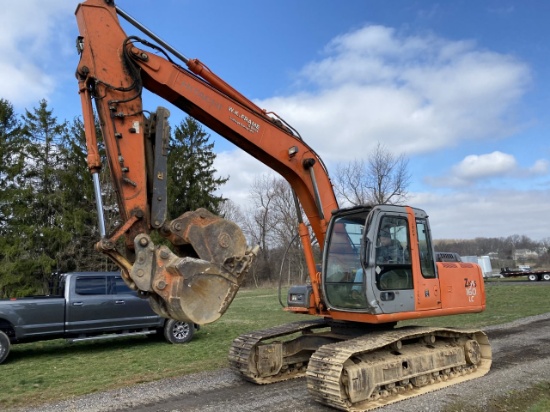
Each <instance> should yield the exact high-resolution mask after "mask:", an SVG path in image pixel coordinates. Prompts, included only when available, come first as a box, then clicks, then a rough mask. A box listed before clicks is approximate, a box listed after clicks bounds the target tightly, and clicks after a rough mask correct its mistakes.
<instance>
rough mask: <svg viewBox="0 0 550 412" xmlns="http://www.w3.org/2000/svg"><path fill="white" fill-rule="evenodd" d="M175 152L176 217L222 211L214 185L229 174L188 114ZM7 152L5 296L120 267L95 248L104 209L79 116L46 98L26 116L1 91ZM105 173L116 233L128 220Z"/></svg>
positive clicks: (2, 222)
mask: <svg viewBox="0 0 550 412" xmlns="http://www.w3.org/2000/svg"><path fill="white" fill-rule="evenodd" d="M99 135H100V134H99ZM100 153H101V154H102V156H103V157H104V156H105V153H104V150H103V146H102V145H101V147H100ZM169 153H170V154H171V156H170V157H169V158H170V160H169V162H168V170H169V179H170V180H169V187H170V190H169V207H168V213H169V215H170V217H171V218H175V217H177V216H179V215H181V214H182V213H184V212H185V211H188V210H194V209H197V208H199V207H205V208H207V209H209V210H211V211H212V212H214V213H217V212H219V207H220V204H221V203H222V202H223V200H224V199H223V198H222V197H221V196H216V195H215V194H214V192H215V191H216V190H217V188H218V187H219V186H221V185H222V184H223V183H225V182H226V181H227V178H221V177H215V170H214V169H213V167H212V165H213V162H214V159H215V154H214V153H213V144H212V143H210V142H209V135H208V134H207V133H205V132H204V130H203V128H202V127H201V125H200V124H199V123H198V122H196V121H195V120H194V119H193V118H190V117H187V118H185V119H184V120H183V121H182V122H181V124H179V125H178V126H177V127H175V128H174V130H173V133H172V136H171V140H170V145H169ZM0 157H1V162H0V297H12V296H25V295H30V294H37V293H46V292H47V291H48V287H49V285H50V282H51V280H52V276H51V275H52V273H55V272H69V271H106V270H116V266H114V265H113V264H112V263H111V261H110V260H109V259H108V258H106V257H105V256H104V255H102V254H100V253H98V252H96V251H95V250H94V244H95V243H96V242H97V241H98V240H99V231H98V226H97V211H96V207H95V197H94V196H95V195H94V189H93V184H92V179H91V177H90V174H89V172H88V169H87V164H86V140H85V135H84V127H83V123H82V121H81V120H80V119H79V118H77V119H74V120H73V121H71V122H69V121H60V120H58V119H57V118H56V117H55V116H54V113H53V109H51V108H50V107H49V106H48V103H47V101H46V100H41V101H40V102H39V103H38V106H37V107H35V108H33V109H32V110H25V113H24V114H23V115H21V116H19V115H18V114H17V113H15V111H14V108H13V105H12V104H11V103H10V102H9V101H7V100H5V99H2V98H0ZM100 180H101V184H102V191H103V193H102V197H103V201H104V206H105V207H104V211H105V215H106V228H107V232H108V233H109V232H110V231H111V230H113V229H114V228H115V227H116V226H117V225H118V224H119V223H120V221H119V217H118V212H117V211H118V207H117V205H116V201H115V196H114V193H113V189H112V186H111V184H110V180H109V171H108V168H104V169H103V170H102V174H101V178H100Z"/></svg>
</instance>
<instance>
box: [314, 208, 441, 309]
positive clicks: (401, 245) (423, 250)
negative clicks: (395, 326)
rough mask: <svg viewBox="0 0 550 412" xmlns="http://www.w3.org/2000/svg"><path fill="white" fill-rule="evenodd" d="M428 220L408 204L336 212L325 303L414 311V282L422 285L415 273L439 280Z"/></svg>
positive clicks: (326, 261) (327, 259)
mask: <svg viewBox="0 0 550 412" xmlns="http://www.w3.org/2000/svg"><path fill="white" fill-rule="evenodd" d="M426 218H427V216H426V215H425V213H424V212H423V211H422V210H420V209H413V208H410V207H406V206H390V205H378V206H374V207H370V206H360V207H355V208H350V209H341V210H339V211H337V212H335V213H334V214H333V216H332V219H331V223H330V224H329V228H328V231H327V237H326V242H325V249H324V256H323V262H324V266H323V271H322V273H323V274H322V278H323V282H322V285H323V288H322V290H323V296H324V299H325V303H326V305H327V307H328V308H329V309H331V310H338V311H342V310H343V311H358V312H366V313H370V314H389V313H398V312H410V311H414V310H415V291H414V290H415V284H420V282H418V281H416V282H415V276H416V277H419V278H422V279H424V281H429V280H431V281H433V282H437V271H436V266H435V263H434V259H433V256H434V254H433V249H432V245H431V240H430V238H429V228H428V226H427V224H428V223H427V219H426ZM413 253H414V254H416V257H417V258H418V259H416V257H413ZM413 262H414V263H416V262H419V263H421V265H420V267H417V266H418V265H417V264H416V265H415V264H413ZM435 289H436V290H438V288H435ZM428 295H429V294H428Z"/></svg>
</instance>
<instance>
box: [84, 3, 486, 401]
mask: <svg viewBox="0 0 550 412" xmlns="http://www.w3.org/2000/svg"><path fill="white" fill-rule="evenodd" d="M119 17H120V18H122V19H124V20H126V21H127V22H128V23H129V24H130V25H132V26H134V27H135V28H136V29H138V30H139V31H141V32H142V33H143V34H144V35H145V36H147V39H146V38H142V37H138V36H135V35H132V36H128V35H127V34H126V33H125V32H124V30H123V28H122V27H121V25H120V21H119ZM76 19H77V23H78V27H79V32H80V35H79V36H78V39H77V43H76V44H77V49H78V52H79V54H80V61H79V63H78V66H77V69H76V77H77V80H78V86H79V93H80V97H81V103H82V111H83V119H84V126H85V132H86V142H87V151H88V155H87V156H88V157H87V163H88V168H89V170H90V172H91V174H92V178H93V181H94V188H95V192H96V201H97V210H98V215H99V228H100V234H101V239H100V240H99V242H98V243H97V245H96V248H97V249H98V250H99V251H101V252H103V253H105V254H106V255H107V256H109V257H110V258H111V259H112V260H113V261H114V262H115V263H116V264H117V265H118V266H120V268H121V270H122V275H123V278H124V279H125V281H126V282H127V283H128V284H129V285H130V287H132V288H133V289H135V290H136V291H138V292H139V293H140V294H142V295H143V296H144V297H147V298H148V299H149V301H150V303H151V306H152V307H153V309H154V310H155V311H156V312H157V313H159V314H160V315H161V316H165V317H169V318H173V319H178V320H182V321H186V322H194V323H196V324H207V323H210V322H213V321H215V320H216V319H218V318H219V317H220V316H222V315H223V313H224V312H225V311H226V310H227V308H228V306H229V305H230V304H231V302H232V300H233V298H234V297H235V294H236V293H237V291H238V289H239V286H240V285H241V283H242V281H243V279H244V277H245V276H246V272H247V271H248V269H249V268H250V265H251V264H252V262H253V260H254V257H255V255H256V253H257V248H251V247H249V246H247V242H246V239H245V237H244V235H243V233H242V231H241V230H240V228H239V227H238V226H237V225H235V224H234V223H232V222H229V221H227V220H225V219H222V218H220V217H218V216H215V215H214V214H212V213H210V212H209V211H207V210H205V209H199V210H196V211H190V212H186V213H185V214H183V215H182V216H180V217H177V218H175V219H173V220H168V218H167V196H166V190H167V188H166V173H167V166H166V165H167V162H166V159H167V147H168V139H169V132H168V127H167V122H168V120H167V119H168V116H169V113H168V110H166V109H163V108H159V109H157V111H156V112H155V113H153V114H150V115H146V113H147V112H146V111H145V110H144V109H143V102H142V91H143V89H146V90H149V91H150V92H152V93H154V94H156V95H158V96H160V97H161V98H163V99H164V100H166V101H168V102H170V103H171V104H173V105H174V106H176V107H177V108H179V109H181V110H182V111H183V112H185V113H187V114H188V115H190V116H192V117H193V118H195V119H196V120H198V121H199V122H201V123H202V124H204V125H205V126H207V127H208V128H210V129H211V130H213V131H214V132H215V133H217V134H219V135H220V136H222V137H223V138H225V139H227V140H229V141H230V142H232V143H234V144H235V145H236V146H238V147H239V148H240V149H242V150H244V151H245V152H247V153H248V154H250V155H252V156H253V157H254V158H256V159H258V160H259V161H260V162H262V163H264V164H265V165H267V166H268V167H270V168H271V169H273V170H274V171H276V172H277V173H279V174H280V175H281V176H282V177H283V178H284V179H285V180H286V181H287V182H288V183H289V184H290V186H291V188H292V190H293V194H294V198H295V205H296V213H297V216H299V217H300V216H302V215H305V217H306V218H307V222H305V221H303V220H300V221H299V223H298V227H297V231H298V234H299V236H300V239H301V244H302V246H303V250H304V254H305V261H306V264H307V268H308V273H309V282H308V283H307V284H306V285H299V286H293V287H291V288H290V290H289V292H288V297H287V307H286V308H285V310H287V311H289V312H291V313H296V314H307V315H312V320H306V321H297V322H294V323H290V324H287V325H282V326H279V327H274V328H271V329H267V330H262V331H254V332H250V333H246V334H243V335H242V336H239V337H237V338H236V339H235V340H234V341H233V343H232V345H231V348H230V351H229V363H230V365H231V367H232V369H233V370H234V371H236V373H238V374H240V375H241V376H242V377H243V378H244V379H246V380H249V381H251V382H255V383H258V384H267V383H273V382H278V381H282V380H287V379H292V378H296V377H302V376H306V380H307V387H308V391H309V393H310V394H311V396H312V397H313V398H314V399H315V400H317V401H318V402H320V403H322V404H326V405H329V406H332V407H334V408H337V409H340V410H345V411H366V410H369V409H373V408H376V407H379V406H382V405H387V404H390V403H392V402H397V401H400V400H403V399H407V398H409V397H412V396H417V395H420V394H422V393H425V392H429V391H433V390H437V389H440V388H443V387H446V386H449V385H453V384H456V383H460V382H463V381H466V380H469V379H474V378H477V377H480V376H483V375H484V374H486V373H487V372H488V371H489V368H490V364H491V347H490V345H489V341H488V338H487V336H486V335H485V333H483V332H482V331H480V330H476V329H471V330H468V329H455V328H434V327H410V326H409V327H406V326H405V327H398V326H397V323H398V322H400V321H405V320H411V319H421V318H428V317H435V316H447V315H455V314H467V313H476V312H481V311H483V310H484V309H485V306H486V302H485V290H484V283H483V276H482V272H481V269H480V267H479V266H478V265H476V264H472V263H465V262H461V261H460V259H459V258H457V257H456V255H455V254H447V255H446V254H442V255H440V258H439V259H438V258H436V255H435V254H434V250H433V245H432V238H431V232H430V225H429V221H428V215H427V214H426V213H425V212H424V211H423V210H421V209H418V208H414V207H411V206H396V205H374V206H357V207H352V208H339V207H338V202H337V199H336V196H335V194H334V191H333V186H332V184H331V181H330V178H329V174H328V171H327V169H326V167H325V165H324V163H323V161H322V159H321V158H320V157H319V156H318V155H317V153H315V151H314V150H313V149H312V148H311V147H310V146H309V145H308V144H306V142H305V141H304V140H303V139H302V137H301V136H300V134H299V133H298V132H297V131H296V130H295V129H294V128H293V127H292V126H291V125H290V124H288V123H287V122H285V121H284V119H282V118H281V117H279V116H278V115H277V114H275V113H272V112H268V111H266V110H263V109H261V108H259V107H258V106H257V105H256V104H254V103H253V102H252V101H250V100H249V99H247V98H246V97H245V96H243V95H242V94H241V93H239V92H238V91H237V90H235V89H234V88H233V87H231V86H230V85H229V84H227V83H226V82H225V81H224V80H222V79H221V78H220V77H219V76H217V75H216V74H215V73H214V72H212V71H211V70H210V69H209V68H208V67H207V66H206V65H205V64H203V63H202V62H200V61H199V60H197V59H189V58H187V57H185V56H184V55H182V54H181V53H179V52H178V51H177V50H175V49H174V48H173V47H171V46H170V45H169V44H168V43H166V42H165V41H164V40H162V39H160V38H159V37H158V36H156V35H155V34H154V33H153V32H151V31H150V30H148V29H147V28H146V27H145V26H143V25H142V24H141V23H139V22H137V21H136V20H135V19H134V18H132V17H131V16H130V15H129V14H127V13H126V12H125V11H123V10H122V9H120V8H119V7H117V6H116V5H115V4H114V1H112V0H87V1H84V2H82V3H81V4H79V5H78V7H77V9H76ZM92 101H93V102H94V103H95V111H94V107H93V106H94V105H93V104H92ZM94 113H95V114H97V118H98V119H99V123H100V127H101V131H102V136H103V140H104V144H105V149H106V153H107V163H108V165H109V168H110V176H111V180H112V184H113V186H114V188H115V190H116V193H117V202H118V207H119V211H120V217H121V221H122V223H121V225H120V227H118V228H117V229H115V230H114V231H113V233H110V234H107V233H106V231H105V223H104V213H103V205H102V201H101V187H100V182H99V172H100V170H101V167H102V161H101V158H100V155H99V149H98V136H97V135H96V129H95V114H94ZM302 212H303V213H302ZM152 231H157V232H158V233H159V234H160V235H161V236H162V237H164V238H165V239H167V240H168V241H169V242H170V243H171V244H172V247H171V248H168V247H166V246H162V245H157V244H155V243H154V241H153V238H152V237H151V233H152ZM313 237H315V239H316V241H317V242H318V244H319V245H320V248H321V251H322V262H321V264H320V269H319V268H318V265H317V262H316V261H315V259H314V253H313V249H312V238H313ZM119 240H120V242H119ZM121 243H122V244H123V246H122V247H121V246H120V244H121ZM117 245H118V248H117ZM122 248H123V249H124V250H122V251H121V250H119V249H122Z"/></svg>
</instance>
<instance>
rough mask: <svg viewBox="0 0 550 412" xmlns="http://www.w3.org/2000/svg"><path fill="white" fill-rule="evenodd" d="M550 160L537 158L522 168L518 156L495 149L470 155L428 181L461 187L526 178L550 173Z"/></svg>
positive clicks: (437, 184) (427, 179) (438, 184)
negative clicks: (490, 181)
mask: <svg viewBox="0 0 550 412" xmlns="http://www.w3.org/2000/svg"><path fill="white" fill-rule="evenodd" d="M548 166H549V164H548V161H547V160H544V159H540V160H537V161H536V162H535V163H534V164H533V166H531V167H528V168H522V167H520V166H519V164H518V162H517V160H516V158H515V157H514V156H513V155H511V154H508V153H503V152H500V151H494V152H492V153H487V154H482V155H468V156H466V157H465V158H464V159H463V160H462V161H460V162H459V163H458V164H456V165H454V166H453V167H452V168H451V169H450V171H449V173H448V174H447V175H444V176H441V177H428V178H426V181H427V183H429V184H431V185H434V186H446V187H460V186H468V185H471V184H474V183H476V182H478V181H482V180H485V179H489V178H503V177H507V178H516V179H524V178H528V177H533V176H537V175H545V174H547V173H548Z"/></svg>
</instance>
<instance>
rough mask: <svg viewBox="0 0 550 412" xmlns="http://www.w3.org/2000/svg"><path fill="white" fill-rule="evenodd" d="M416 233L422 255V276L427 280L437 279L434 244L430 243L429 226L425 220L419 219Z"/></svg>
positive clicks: (419, 251)
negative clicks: (433, 251) (433, 252)
mask: <svg viewBox="0 0 550 412" xmlns="http://www.w3.org/2000/svg"><path fill="white" fill-rule="evenodd" d="M416 232H417V233H418V253H419V254H420V267H421V269H422V276H424V277H425V278H435V277H436V275H435V266H434V258H433V254H432V244H431V242H430V236H429V232H428V224H427V222H426V221H425V220H424V219H417V221H416Z"/></svg>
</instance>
